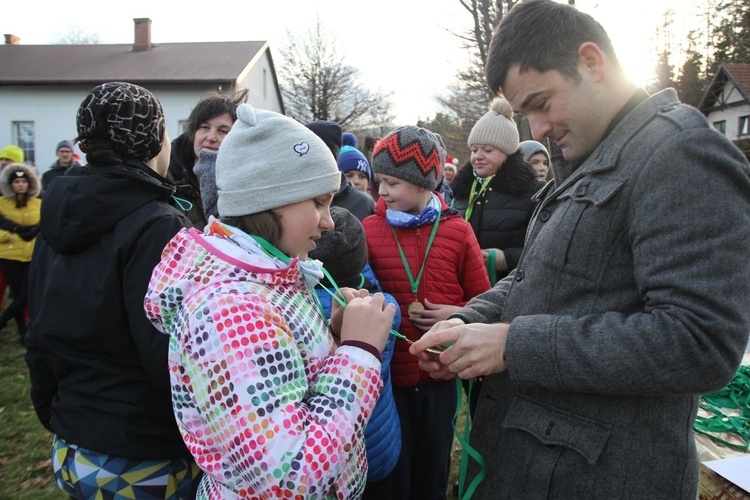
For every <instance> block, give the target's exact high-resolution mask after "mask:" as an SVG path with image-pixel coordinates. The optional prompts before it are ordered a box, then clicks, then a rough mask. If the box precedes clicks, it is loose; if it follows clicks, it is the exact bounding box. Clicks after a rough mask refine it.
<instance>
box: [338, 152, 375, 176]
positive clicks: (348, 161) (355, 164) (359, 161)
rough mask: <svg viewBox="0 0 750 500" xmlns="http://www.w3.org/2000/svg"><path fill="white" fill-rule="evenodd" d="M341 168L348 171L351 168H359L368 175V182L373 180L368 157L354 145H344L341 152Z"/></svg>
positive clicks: (344, 171)
mask: <svg viewBox="0 0 750 500" xmlns="http://www.w3.org/2000/svg"><path fill="white" fill-rule="evenodd" d="M339 170H341V171H342V172H343V173H347V172H349V171H350V170H359V171H360V172H364V173H365V175H367V182H372V170H371V169H370V163H369V162H368V161H367V157H366V156H365V155H363V154H362V153H360V151H359V150H358V149H356V148H354V147H352V146H344V147H342V148H341V153H340V154H339Z"/></svg>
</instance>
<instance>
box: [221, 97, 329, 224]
mask: <svg viewBox="0 0 750 500" xmlns="http://www.w3.org/2000/svg"><path fill="white" fill-rule="evenodd" d="M340 183H341V173H340V172H339V169H338V166H337V165H336V160H335V159H334V158H333V155H331V151H330V150H329V149H328V146H326V144H325V143H324V142H323V141H322V140H321V139H320V138H319V137H318V136H317V135H315V134H314V133H313V132H312V131H311V130H310V129H308V128H307V127H305V126H304V125H302V124H301V123H299V122H297V121H295V120H293V119H291V118H289V117H287V116H284V115H280V114H278V113H274V112H272V111H265V110H262V109H254V108H253V107H252V106H250V105H249V104H240V105H239V107H238V108H237V121H236V122H235V123H234V125H233V126H232V129H231V130H230V131H229V133H228V134H227V136H226V138H224V141H223V142H222V143H221V148H219V155H218V157H217V158H216V187H217V188H218V191H219V200H218V203H217V206H218V210H219V215H220V216H222V217H232V216H240V215H250V214H255V213H258V212H263V211H266V210H270V209H273V208H278V207H283V206H285V205H291V204H293V203H298V202H300V201H305V200H309V199H311V198H315V197H317V196H322V195H324V194H326V193H333V192H335V191H336V190H337V189H338V188H339V186H340Z"/></svg>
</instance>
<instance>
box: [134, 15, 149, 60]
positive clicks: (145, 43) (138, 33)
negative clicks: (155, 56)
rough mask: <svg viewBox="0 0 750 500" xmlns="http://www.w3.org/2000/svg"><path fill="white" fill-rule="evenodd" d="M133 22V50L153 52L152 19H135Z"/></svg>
mask: <svg viewBox="0 0 750 500" xmlns="http://www.w3.org/2000/svg"><path fill="white" fill-rule="evenodd" d="M133 22H134V23H135V43H134V44H133V50H134V51H135V52H141V51H144V50H151V19H149V18H147V17H142V18H138V19H135V18H134V19H133Z"/></svg>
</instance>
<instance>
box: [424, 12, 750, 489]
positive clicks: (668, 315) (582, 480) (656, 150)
mask: <svg viewBox="0 0 750 500" xmlns="http://www.w3.org/2000/svg"><path fill="white" fill-rule="evenodd" d="M540 28H541V29H540ZM486 73H487V80H488V83H489V85H490V88H491V89H492V91H493V92H495V93H498V92H502V94H503V95H505V97H506V98H507V99H508V101H509V102H510V103H511V105H512V106H513V108H514V110H515V111H517V112H522V113H525V114H526V116H527V117H528V119H529V123H530V125H531V130H532V132H533V135H534V138H535V139H537V140H542V139H544V138H549V139H551V140H552V141H554V142H555V143H556V144H557V145H558V146H559V147H560V148H561V150H562V152H563V156H564V158H565V160H566V161H565V162H564V164H561V163H556V164H555V165H554V166H553V170H554V182H551V183H549V184H548V185H547V186H546V187H545V189H543V190H542V191H541V192H540V193H539V194H538V195H537V197H538V198H539V204H538V206H537V208H536V211H535V213H534V216H533V218H532V220H531V222H530V225H529V228H528V233H527V242H526V246H525V249H524V253H523V255H522V256H521V259H520V262H519V264H518V267H517V269H516V270H515V272H514V273H512V274H511V275H510V276H508V277H507V278H506V279H504V280H502V281H501V282H499V283H498V285H497V286H496V287H495V288H494V289H492V290H490V291H489V292H486V293H484V294H482V295H480V296H478V297H476V298H475V299H474V300H472V301H471V302H469V303H468V304H467V305H466V307H464V308H462V309H460V310H459V311H458V312H457V313H456V314H454V315H453V316H452V317H451V318H449V319H448V320H447V321H444V322H441V323H438V324H436V325H435V326H434V327H433V328H432V329H431V331H430V332H428V333H427V334H425V336H424V337H423V338H422V339H421V340H420V341H419V342H417V343H416V344H415V345H414V346H412V348H411V352H412V353H413V354H415V355H418V356H419V357H420V360H421V361H420V364H421V366H422V368H423V369H425V370H427V371H430V372H431V375H432V376H434V377H443V378H446V377H453V376H456V374H458V376H459V377H461V378H462V379H469V378H472V377H476V376H479V375H485V376H486V378H485V381H484V388H483V389H482V392H481V395H480V398H479V403H478V406H477V412H476V415H475V418H474V422H473V427H472V431H471V440H470V443H471V445H472V446H473V447H474V448H475V449H476V450H477V451H478V452H479V453H480V454H481V456H482V457H483V458H484V472H485V473H486V477H485V478H484V480H483V481H482V482H481V483H480V484H479V488H478V489H477V491H476V494H475V498H493V499H496V498H512V499H516V498H524V499H534V498H576V499H578V498H664V499H670V500H672V499H690V500H693V499H695V498H696V487H697V478H698V463H697V460H696V451H695V443H694V440H693V433H692V425H693V421H694V419H695V416H696V411H697V406H698V395H699V394H701V393H706V392H711V391H715V390H717V389H719V388H721V387H723V386H724V385H726V384H727V383H728V382H729V381H730V380H731V379H732V377H733V375H734V373H735V371H736V369H737V367H738V365H739V363H740V360H741V357H742V354H743V351H744V349H745V346H746V344H747V340H748V332H749V331H750V265H748V257H749V256H750V167H749V166H748V164H747V161H746V160H745V159H744V157H743V156H742V154H740V152H739V150H738V149H737V148H735V147H734V146H733V145H732V144H731V143H730V142H729V141H728V140H727V139H725V138H724V137H723V136H722V135H721V134H720V133H719V132H717V131H716V130H713V129H712V128H710V127H709V126H708V124H707V122H706V120H705V118H704V117H703V115H701V114H700V113H699V112H698V111H697V110H695V109H693V108H691V107H689V106H685V105H683V104H681V103H680V102H679V101H678V100H677V96H676V94H675V92H674V91H673V90H671V89H669V90H665V91H662V92H660V93H658V94H656V95H653V96H648V95H647V94H646V93H645V92H644V91H643V90H641V89H638V88H636V86H634V85H633V84H632V83H630V82H629V81H627V79H626V77H625V75H624V74H623V71H622V69H621V67H620V65H619V63H618V61H617V57H616V55H615V53H614V51H613V49H612V44H611V42H610V40H609V38H608V37H607V34H606V33H605V32H604V30H603V29H602V27H601V26H600V25H599V24H598V23H597V22H596V21H595V20H594V19H592V18H591V17H590V16H588V15H586V14H583V13H580V12H578V11H577V10H575V8H573V7H570V6H568V5H564V4H559V3H556V2H552V1H550V0H532V1H527V2H523V3H518V4H516V6H515V7H514V8H513V9H512V10H511V11H510V13H509V14H508V15H507V16H505V18H504V19H503V20H502V22H501V24H500V26H499V27H498V28H497V29H496V31H495V35H494V38H493V41H492V45H491V50H490V55H489V59H488V62H487V68H486ZM675 172H677V175H675ZM438 344H452V346H451V347H450V348H449V349H447V350H445V351H444V352H443V353H442V354H440V355H439V357H438V356H437V355H434V354H430V353H427V352H426V351H425V350H424V349H425V348H427V347H430V346H433V345H438ZM480 468H481V466H479V465H476V464H475V466H474V471H473V472H472V473H470V476H471V475H472V474H473V475H476V474H477V473H478V470H479V469H480ZM469 479H471V477H470V478H469Z"/></svg>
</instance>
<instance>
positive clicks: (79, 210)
mask: <svg viewBox="0 0 750 500" xmlns="http://www.w3.org/2000/svg"><path fill="white" fill-rule="evenodd" d="M174 190H175V188H174V185H172V184H170V183H169V182H167V181H166V180H164V179H162V178H161V177H160V176H159V175H158V174H156V173H155V172H154V171H153V170H151V169H150V168H148V167H147V166H146V165H145V164H143V163H141V162H139V161H138V160H128V161H127V162H126V163H125V164H124V165H122V166H110V167H96V168H93V167H78V168H74V169H73V170H70V171H68V173H67V174H66V175H64V176H61V177H59V178H58V179H56V180H55V182H54V183H52V184H51V185H50V187H49V190H48V191H46V193H45V195H44V200H43V201H42V213H41V232H42V236H43V238H44V240H45V241H46V242H47V243H48V244H49V246H50V247H52V248H53V249H54V250H55V251H56V252H59V253H79V252H82V251H84V250H86V249H87V248H89V247H90V246H91V245H93V244H94V243H96V242H97V241H98V240H99V239H100V238H101V237H102V236H103V235H104V234H106V233H107V232H109V231H110V230H111V229H112V228H113V227H114V226H115V225H116V224H117V223H118V222H120V221H121V220H122V219H124V218H125V217H127V216H128V215H130V214H131V213H133V212H134V211H135V210H136V209H138V208H140V207H141V206H143V205H145V204H146V203H149V202H151V201H154V200H164V201H166V200H168V199H169V197H170V196H171V195H172V194H173V193H174Z"/></svg>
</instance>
